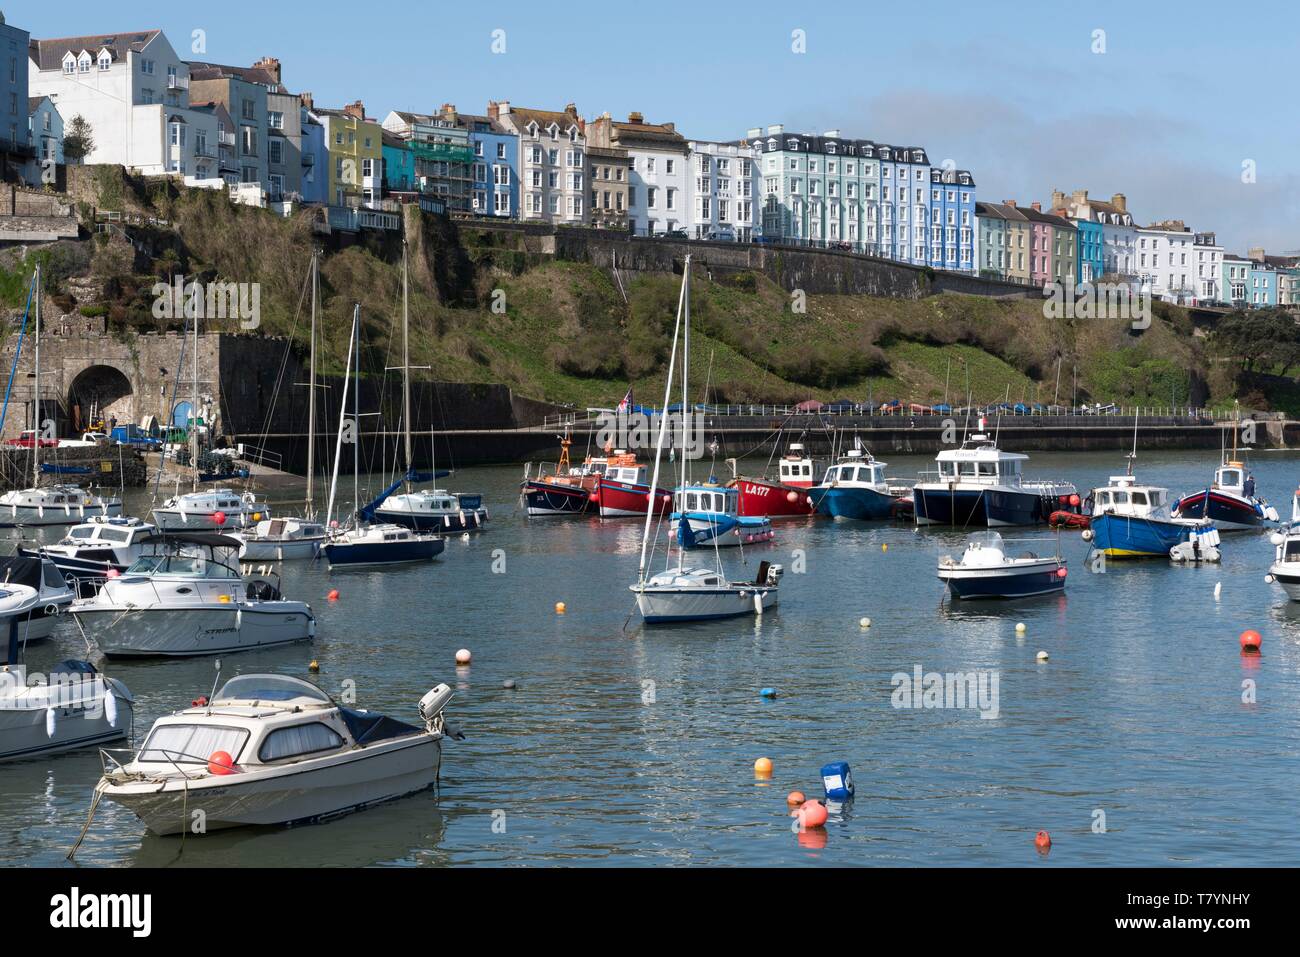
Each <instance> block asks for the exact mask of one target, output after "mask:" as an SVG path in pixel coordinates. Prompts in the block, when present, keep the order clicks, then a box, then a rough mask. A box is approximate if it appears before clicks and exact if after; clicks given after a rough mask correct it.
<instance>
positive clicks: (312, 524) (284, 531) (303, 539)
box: [232, 250, 325, 562]
mask: <svg viewBox="0 0 1300 957" xmlns="http://www.w3.org/2000/svg"><path fill="white" fill-rule="evenodd" d="M319 255H320V254H319V253H318V252H316V251H315V250H313V251H312V256H311V349H310V355H311V359H310V361H309V365H310V373H309V375H308V382H307V495H306V499H305V500H304V506H305V507H304V511H303V515H304V517H303V518H294V517H292V516H290V517H286V518H264V519H262V520H261V521H260V522H258V523H257V525H255V526H254V527H253V529H252V530H251V531H245V532H238V533H235V534H234V535H233V536H232V537H233V538H237V539H239V540H240V541H241V542H243V545H242V546H241V547H240V549H239V558H240V560H241V561H254V562H255V561H272V562H283V561H292V560H295V559H308V558H315V557H316V553H317V552H319V551H320V547H321V545H323V544H324V543H325V526H324V525H323V524H321V523H320V522H318V521H316V508H315V496H314V494H313V493H314V491H315V482H316V303H317V299H318V295H319V290H320V272H319V268H320V267H319V264H318V257H319Z"/></svg>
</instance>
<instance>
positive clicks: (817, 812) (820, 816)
mask: <svg viewBox="0 0 1300 957" xmlns="http://www.w3.org/2000/svg"><path fill="white" fill-rule="evenodd" d="M798 813H799V826H800V827H805V828H807V827H821V826H822V825H823V824H825V823H826V818H827V814H826V805H825V804H823V803H822V802H821V801H809V802H808V803H806V804H803V805H801V806H800V807H799V812H798Z"/></svg>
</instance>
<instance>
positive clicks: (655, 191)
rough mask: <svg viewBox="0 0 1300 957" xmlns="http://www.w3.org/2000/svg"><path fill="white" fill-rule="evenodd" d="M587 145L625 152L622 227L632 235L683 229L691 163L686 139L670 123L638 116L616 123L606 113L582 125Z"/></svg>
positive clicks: (686, 220)
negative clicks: (625, 213)
mask: <svg viewBox="0 0 1300 957" xmlns="http://www.w3.org/2000/svg"><path fill="white" fill-rule="evenodd" d="M587 136H588V138H589V139H590V140H591V145H592V146H599V147H604V148H616V149H625V150H627V155H628V168H629V170H630V176H629V179H628V187H627V203H628V228H629V229H630V230H631V231H632V234H633V235H639V236H652V235H655V234H659V233H667V232H674V231H676V230H682V231H686V230H687V226H688V224H689V223H690V221H691V216H692V212H691V203H690V200H691V188H692V187H691V178H692V172H691V164H690V151H689V149H688V147H687V142H686V137H684V136H682V135H681V134H680V133H678V132H677V128H676V127H675V126H674V125H673V124H672V123H647V122H646V121H645V117H644V116H642V115H641V114H640V113H629V114H628V117H627V122H619V121H617V120H614V119H612V118H611V117H610V115H609V114H608V113H606V114H604V115H603V116H599V117H597V118H596V119H594V120H592V121H591V122H590V123H588V124H587Z"/></svg>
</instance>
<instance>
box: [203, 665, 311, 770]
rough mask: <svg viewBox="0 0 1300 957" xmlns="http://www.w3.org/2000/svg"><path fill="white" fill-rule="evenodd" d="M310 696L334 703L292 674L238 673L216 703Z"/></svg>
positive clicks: (224, 686) (284, 699)
mask: <svg viewBox="0 0 1300 957" xmlns="http://www.w3.org/2000/svg"><path fill="white" fill-rule="evenodd" d="M294 698H308V699H310V700H312V701H318V702H320V703H321V704H332V703H333V702H331V701H330V696H329V695H327V694H326V693H325V692H324V691H321V690H320V688H317V687H316V686H315V685H314V684H312V683H311V682H308V681H303V680H302V679H301V678H294V677H293V676H291V675H259V674H254V675H236V676H235V677H234V678H231V679H230V680H229V681H227V682H226V683H225V684H224V685H222V686H221V690H220V691H218V692H217V694H216V697H214V698H213V699H212V701H213V703H214V704H220V703H222V702H226V701H292V700H293V699H294ZM231 753H232V754H234V752H233V751H232V752H231Z"/></svg>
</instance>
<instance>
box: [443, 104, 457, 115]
mask: <svg viewBox="0 0 1300 957" xmlns="http://www.w3.org/2000/svg"><path fill="white" fill-rule="evenodd" d="M442 115H443V116H455V115H456V104H455V103H444V104H442Z"/></svg>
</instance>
